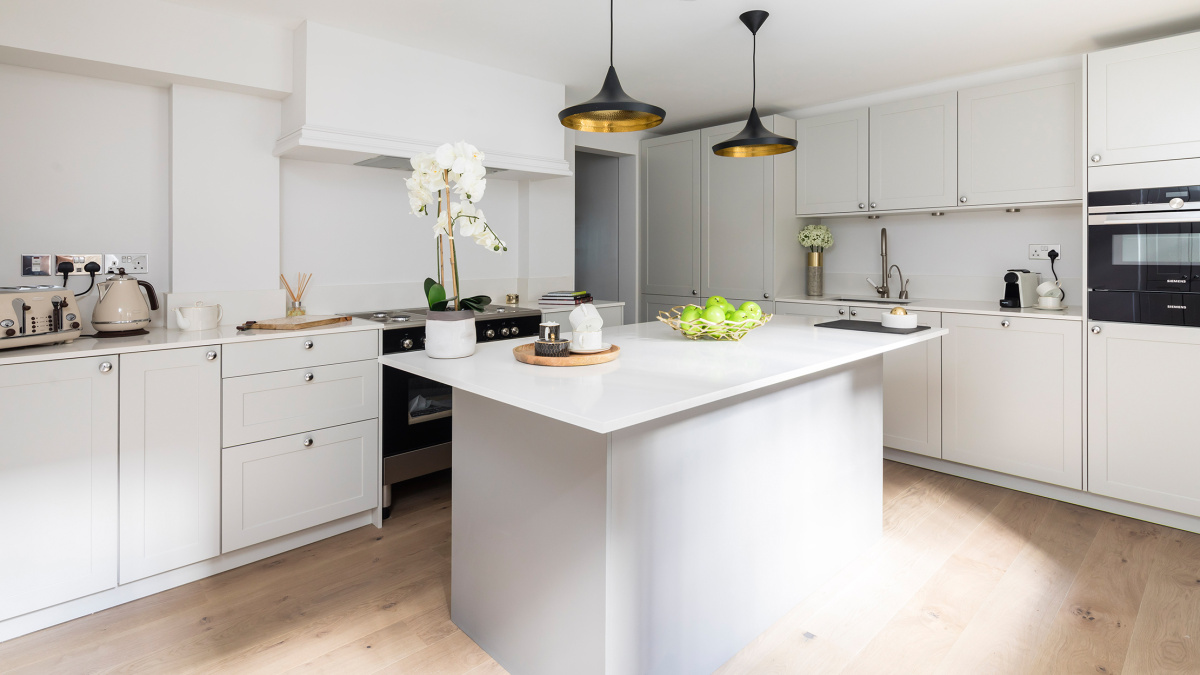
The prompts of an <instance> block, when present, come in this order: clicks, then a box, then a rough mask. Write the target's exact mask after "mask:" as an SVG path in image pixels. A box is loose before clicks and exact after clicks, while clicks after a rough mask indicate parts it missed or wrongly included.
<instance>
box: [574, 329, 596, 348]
mask: <svg viewBox="0 0 1200 675" xmlns="http://www.w3.org/2000/svg"><path fill="white" fill-rule="evenodd" d="M603 344H604V341H603V340H602V339H601V334H600V331H598V330H586V331H585V330H577V331H574V332H573V333H571V348H572V349H600V347H601V345H603Z"/></svg>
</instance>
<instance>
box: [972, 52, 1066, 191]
mask: <svg viewBox="0 0 1200 675" xmlns="http://www.w3.org/2000/svg"><path fill="white" fill-rule="evenodd" d="M1082 79H1083V76H1082V73H1081V72H1080V71H1078V70H1071V71H1067V72H1062V73H1055V74H1052V75H1043V76H1040V77H1030V78H1026V79H1023V80H1016V81H1013V82H1004V83H1002V84H994V85H990V86H987V87H976V88H975V89H964V90H962V91H960V92H958V190H959V203H961V204H967V205H979V204H1014V203H1022V202H1047V201H1060V200H1071V199H1081V198H1082V196H1083V169H1082V168H1081V165H1080V162H1079V157H1080V153H1081V152H1082V143H1083V130H1082V128H1081V126H1082V119H1083V116H1082V114H1081V113H1080V106H1081V105H1082V93H1081V92H1080V86H1081V84H1082Z"/></svg>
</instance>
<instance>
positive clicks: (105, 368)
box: [100, 361, 112, 373]
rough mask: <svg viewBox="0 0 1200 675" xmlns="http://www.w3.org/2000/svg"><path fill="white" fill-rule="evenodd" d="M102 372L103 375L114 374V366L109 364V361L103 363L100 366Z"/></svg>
mask: <svg viewBox="0 0 1200 675" xmlns="http://www.w3.org/2000/svg"><path fill="white" fill-rule="evenodd" d="M100 372H102V373H108V372H112V364H111V363H109V362H108V361H105V362H104V363H101V364H100Z"/></svg>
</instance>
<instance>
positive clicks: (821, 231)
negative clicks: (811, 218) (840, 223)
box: [797, 225, 833, 253]
mask: <svg viewBox="0 0 1200 675" xmlns="http://www.w3.org/2000/svg"><path fill="white" fill-rule="evenodd" d="M797 238H798V239H799V240H800V245H801V246H804V247H806V248H808V250H810V251H812V252H813V253H821V252H823V251H824V250H825V249H827V248H829V247H830V246H833V233H832V232H830V231H829V228H828V227H826V226H824V225H805V226H804V229H802V230H800V235H799V236H798V237H797Z"/></svg>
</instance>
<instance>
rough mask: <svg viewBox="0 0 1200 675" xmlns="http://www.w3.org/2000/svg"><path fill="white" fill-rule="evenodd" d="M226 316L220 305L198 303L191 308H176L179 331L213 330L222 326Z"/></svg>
mask: <svg viewBox="0 0 1200 675" xmlns="http://www.w3.org/2000/svg"><path fill="white" fill-rule="evenodd" d="M224 315H225V314H224V312H223V311H222V310H221V306H220V305H206V304H204V303H203V302H199V301H197V302H196V304H195V305H193V306H191V307H176V308H175V322H176V323H177V324H179V330H212V329H214V328H216V327H217V326H219V325H221V317H223V316H224Z"/></svg>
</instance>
